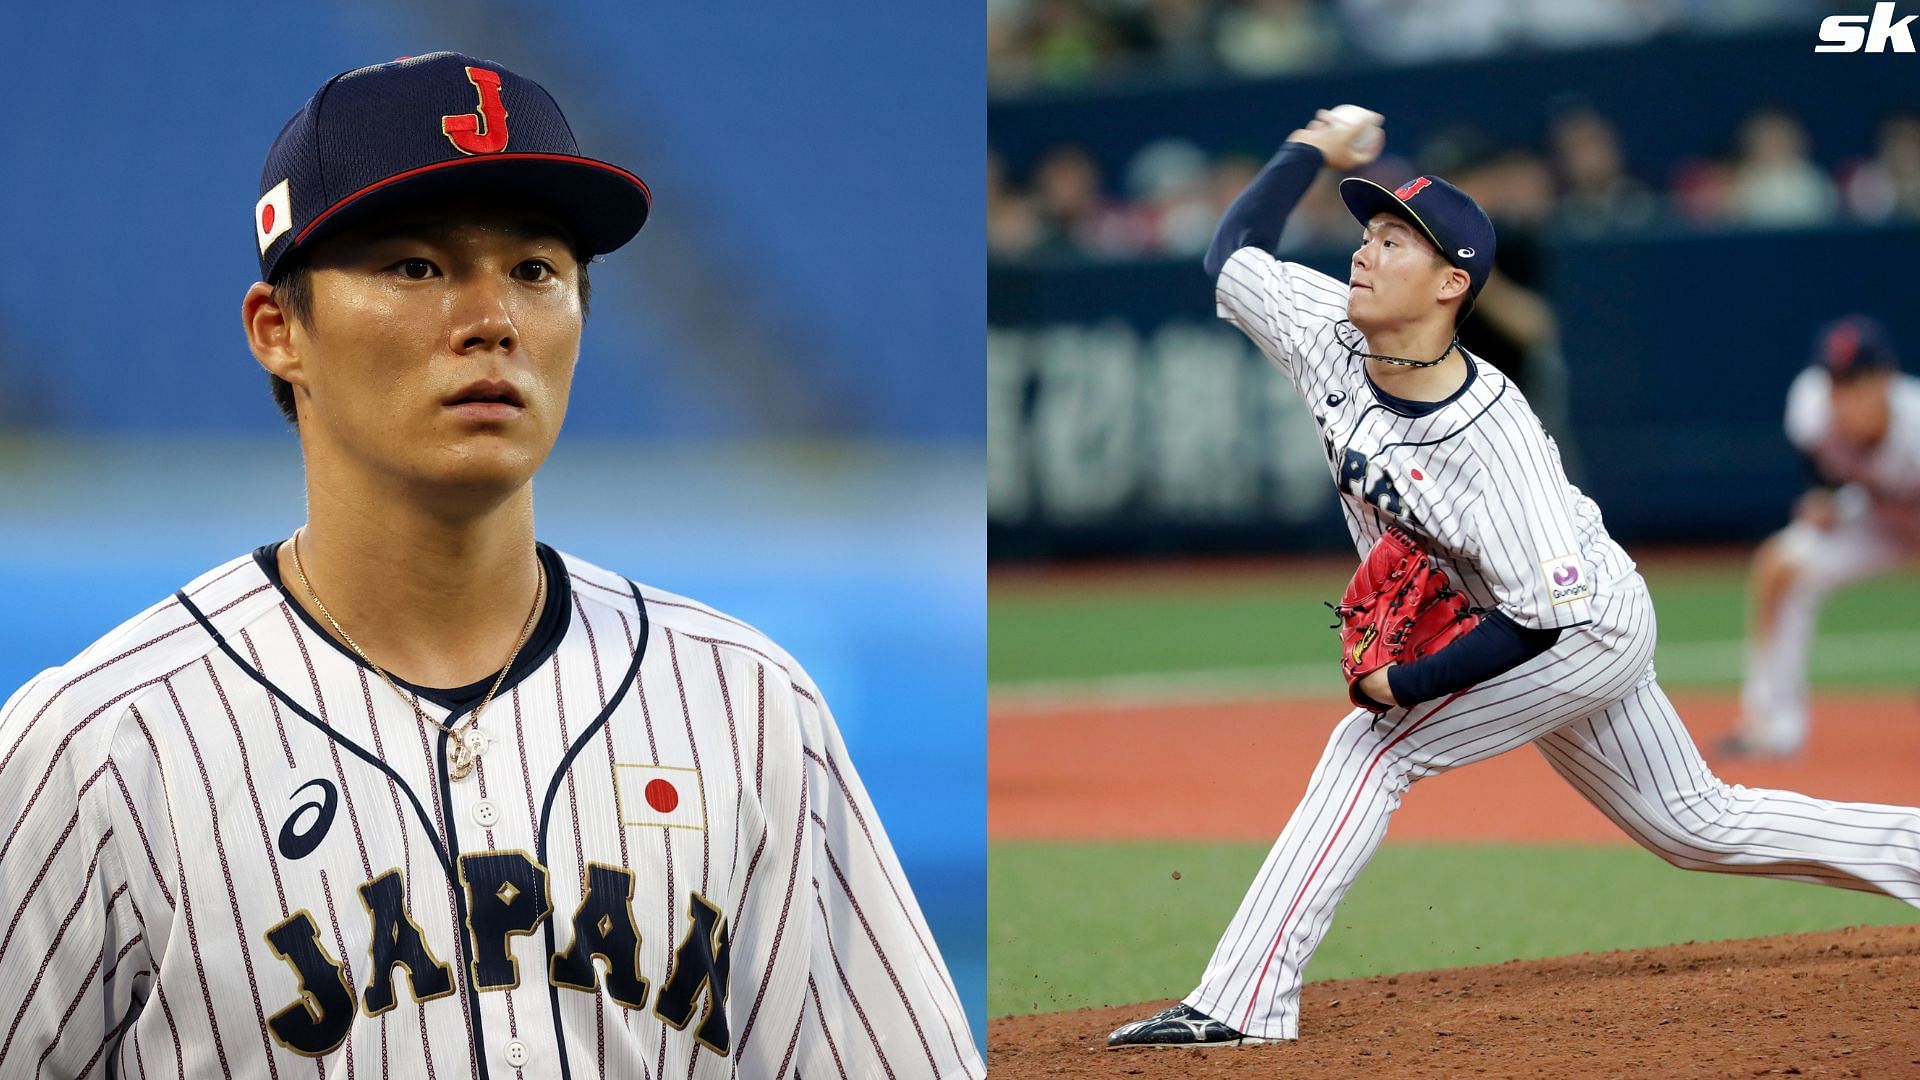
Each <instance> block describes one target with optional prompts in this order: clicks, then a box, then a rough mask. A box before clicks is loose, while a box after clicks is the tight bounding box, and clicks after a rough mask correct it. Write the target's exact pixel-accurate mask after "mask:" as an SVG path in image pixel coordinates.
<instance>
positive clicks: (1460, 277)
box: [1440, 266, 1473, 300]
mask: <svg viewBox="0 0 1920 1080" xmlns="http://www.w3.org/2000/svg"><path fill="white" fill-rule="evenodd" d="M1472 287H1473V278H1471V277H1469V276H1468V274H1467V272H1466V271H1465V270H1462V269H1460V268H1459V267H1457V266H1449V267H1447V277H1446V280H1444V281H1442V282H1441V283H1440V299H1442V300H1453V299H1455V298H1459V297H1464V296H1466V295H1467V290H1468V289H1470V288H1472Z"/></svg>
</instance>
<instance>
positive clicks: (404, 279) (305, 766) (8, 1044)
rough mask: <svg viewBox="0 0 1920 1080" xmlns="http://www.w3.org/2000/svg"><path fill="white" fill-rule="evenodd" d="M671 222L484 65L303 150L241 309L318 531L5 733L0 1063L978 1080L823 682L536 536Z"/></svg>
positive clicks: (363, 90) (247, 568) (203, 597)
mask: <svg viewBox="0 0 1920 1080" xmlns="http://www.w3.org/2000/svg"><path fill="white" fill-rule="evenodd" d="M649 201H650V196H649V193H648V191H647V188H646V186H645V185H644V184H643V183H641V181H640V180H639V179H638V178H637V177H635V176H634V175H633V174H632V173H630V172H627V171H626V170H625V169H622V168H619V167H617V166H614V165H610V164H607V163H605V162H601V161H597V160H594V159H592V158H588V157H583V156H581V154H580V153H579V151H578V149H577V148H576V146H575V144H574V140H573V137H572V135H571V134H570V133H569V130H568V127H567V123H566V121H565V119H564V118H563V116H562V115H561V112H560V110H559V108H558V106H557V105H556V104H555V103H554V101H553V99H552V98H551V97H550V96H549V95H548V94H547V92H546V91H545V90H543V89H542V88H541V87H540V86H539V85H538V84H537V83H535V82H533V81H532V80H530V79H527V78H525V77H523V76H521V75H517V74H515V73H514V72H512V71H509V70H507V69H505V68H503V67H501V66H500V65H498V64H494V63H491V62H487V61H483V60H477V59H474V58H471V57H467V56H461V55H457V54H453V53H436V54H433V55H430V56H422V57H418V58H414V59H407V60H402V61H396V62H393V63H389V64H382V65H379V66H376V67H367V68H362V69H360V70H357V71H352V72H348V73H346V74H343V75H340V76H338V77H336V78H334V79H332V80H330V81H329V82H328V83H327V84H326V85H325V86H323V87H322V88H321V89H320V91H319V92H318V93H316V94H315V95H314V96H313V97H312V99H311V100H309V101H308V102H307V104H306V105H305V106H304V107H303V108H302V109H301V110H300V111H299V112H298V113H296V114H295V115H294V117H293V119H292V120H291V121H289V122H288V124H287V125H286V127H285V128H284V129H283V130H282V131H281V133H280V135H279V138H278V139H277V140H276V141H275V142H274V144H273V148H272V150H271V151H270V152H269V154H268V156H267V162H266V169H265V174H264V176H263V177H262V180H261V187H260V199H259V202H258V204H257V205H256V206H255V207H254V208H253V215H254V232H255V237H256V239H257V241H258V248H259V256H260V271H261V279H262V280H261V282H260V283H257V284H255V285H253V286H252V287H251V288H250V289H249V290H248V292H247V295H246V299H245V302H244V307H243V312H242V314H243V316H244V321H245V328H246V334H247V341H248V344H249V346H250V347H251V349H252V351H253V354H254V356H255V358H256V359H257V360H258V361H259V362H260V364H261V365H262V366H263V367H265V368H266V369H267V370H268V371H269V372H271V373H272V376H273V386H274V390H275V396H276V398H277V399H278V400H279V401H280V403H281V405H282V406H283V408H285V409H286V410H287V412H288V415H289V417H290V418H292V419H293V420H294V421H295V423H296V424H297V428H298V432H299V436H300V443H301V449H302V452H303V455H304V458H305V462H306V470H307V498H308V507H309V509H308V517H307V520H306V522H305V524H304V525H303V526H302V527H301V528H300V529H299V530H298V531H296V532H295V533H293V535H292V536H291V537H289V538H287V539H285V540H281V541H276V542H273V543H269V544H267V545H265V546H263V547H261V548H259V549H258V550H256V551H253V552H252V553H250V554H247V555H243V556H241V557H240V558H237V559H234V560H233V561H231V562H228V563H226V564H225V565H222V566H218V567H215V568H214V569H212V570H210V571H208V572H207V573H205V574H204V575H202V576H201V577H199V578H197V579H196V580H194V581H193V582H192V583H190V584H188V585H187V586H186V587H185V588H182V589H181V590H179V591H178V592H176V593H174V594H173V595H172V596H171V597H169V598H167V599H166V600H164V601H162V602H160V603H158V604H156V605H154V606H153V607H150V608H148V609H147V610H146V611H144V612H142V613H141V614H139V615H138V616H136V617H134V618H133V619H132V620H131V621H129V622H127V623H126V624H124V625H123V626H121V627H120V628H118V629H116V630H114V631H113V632H112V633H110V634H108V635H107V636H106V637H104V638H102V639H100V641H99V642H98V643H96V644H95V645H93V646H92V647H91V648H89V649H87V650H86V652H84V653H82V654H81V655H80V656H79V657H78V658H76V659H75V660H73V661H72V662H71V663H69V664H66V665H65V666H62V667H59V668H55V669H53V670H50V671H46V672H43V673H42V674H41V675H39V676H38V677H37V678H35V679H34V680H33V681H32V682H30V683H29V684H28V685H27V686H26V687H24V688H23V689H21V690H20V691H19V692H18V693H16V694H14V695H13V697H12V699H11V700H10V701H8V702H7V704H6V707H5V710H4V714H0V717H3V718H0V877H4V883H5V887H4V888H0V896H4V899H0V904H4V905H5V909H6V910H5V912H4V915H5V917H4V918H0V1063H3V1064H0V1074H4V1075H5V1076H7V1077H14V1076H55V1077H73V1076H129V1077H162V1076H164V1077H195V1078H204V1077H226V1078H232V1077H249V1078H269V1080H287V1078H294V1077H302V1076H309V1077H326V1076H407V1077H442V1078H445V1077H472V1078H475V1080H485V1078H488V1077H492V1078H495V1080H498V1078H502V1077H511V1078H515V1080H523V1078H532V1077H561V1078H566V1077H585V1076H619V1077H649V1078H655V1080H665V1078H668V1077H729V1076H749V1077H787V1076H799V1075H805V1076H808V1077H815V1076H834V1075H838V1076H862V1077H866V1076H882V1075H885V1076H929V1077H933V1076H940V1077H963V1076H964V1077H981V1076H984V1075H985V1070H984V1068H983V1065H982V1062H981V1060H980V1057H979V1055H978V1053H977V1051H976V1050H975V1048H974V1045H973V1042H972V1039H971V1037H970V1035H969V1032H968V1028H967V1022H966V1019H965V1017H964V1015H963V1013H962V1007H961V1003H960V1001H959V999H958V997H957V995H956V994H955V991H954V987H953V983H952V980H951V979H950V977H949V975H948V973H947V969H946V966H945V964H944V962H943V961H942V960H941V957H940V953H939V951H938V949H937V948H936V946H935V942H934V940H933V937H932V935H931V934H930V933H929V932H928V929H927V925H926V923H925V921H924V920H923V919H922V917H921V914H920V909H919V906H918V904H917V902H916V901H915V899H914V895H913V891H912V889H911V888H910V886H909V885H908V883H907V881H906V879H905V877H904V876H903V875H902V873H901V869H900V863H899V861H898V860H897V859H896V858H895V856H894V853H893V849H892V846H891V844H890V843H889V841H888V839H887V835H886V832H885V830H884V829H882V827H881V824H880V821H879V819H878V818H877V817H876V816H875V814H874V810H873V806H872V804H871V803H870V802H869V801H868V799H867V796H866V793H865V791H864V789H863V787H862V785H861V782H860V779H859V777H858V775H857V774H856V773H855V771H854V769H853V765H852V763H851V762H850V761H849V760H848V757H847V751H846V747H845V746H844V744H843V743H842V742H841V739H840V736H839V733H838V731H837V729H836V727H835V725H834V721H833V717H832V715H831V714H830V713H829V712H828V710H827V706H826V703H825V700H824V699H823V698H822V696H821V693H820V690H819V689H818V688H817V687H816V686H815V685H814V683H813V682H812V681H811V680H810V679H809V678H808V677H807V674H806V672H805V671H803V670H802V669H801V667H800V665H799V664H797V663H796V662H795V661H794V659H793V658H792V657H791V656H789V655H787V654H786V653H785V652H783V651H782V650H781V649H780V648H779V647H778V646H777V645H775V644H774V643H773V642H771V641H769V640H767V638H766V637H764V636H763V635H761V634H760V633H758V632H757V631H755V630H754V629H753V628H752V627H750V626H747V625H745V624H744V623H741V622H739V621H738V620H735V619H732V618H729V617H728V616H726V615H724V614H721V613H720V612H717V611H714V610H713V609H711V608H708V607H705V606H703V605H701V604H698V603H695V602H693V601H690V600H687V599H684V598H682V597H678V596H674V595H671V594H669V593H665V592H662V591H660V590H658V589H653V588H650V587H647V586H643V585H636V584H634V583H633V582H631V581H628V580H627V579H625V578H623V577H621V576H620V575H619V574H616V573H613V572H610V571H607V570H603V569H600V568H598V567H595V566H591V565H588V564H587V563H585V562H582V561H580V560H579V559H576V558H573V557H571V556H568V555H564V554H562V553H560V552H557V551H554V550H553V549H552V548H550V547H547V546H545V545H543V544H540V543H538V542H536V540H535V533H534V521H533V502H532V488H531V486H530V482H531V479H532V477H533V474H534V472H535V471H536V470H537V469H538V467H539V465H540V464H541V462H542V461H543V460H544V459H545V457H546V455H547V453H548V451H549V450H550V449H551V447H552V445H553V442H554V439H555V436H556V435H557V434H558V432H559V428H560V423H561V418H562V416H563V414H564V412H565V409H566V403H567V393H568V387H569V383H570V380H571V376H572V372H573V365H574V362H575V359H576V357H577V355H578V351H579V345H580V333H581V326H582V320H583V317H584V313H585V309H586V300H587V268H586V260H587V259H588V258H589V257H591V256H595V255H600V254H604V253H606V252H611V251H613V250H615V249H616V248H619V247H620V246H621V245H623V244H624V243H626V241H627V240H629V239H630V238H632V237H633V235H634V234H635V233H636V232H637V231H638V230H639V228H640V227H641V225H642V224H643V222H644V221H645V219H646V216H647V213H648V208H649Z"/></svg>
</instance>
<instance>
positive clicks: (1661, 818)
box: [1535, 680, 1920, 907]
mask: <svg viewBox="0 0 1920 1080" xmlns="http://www.w3.org/2000/svg"><path fill="white" fill-rule="evenodd" d="M1535 745H1537V746H1539V747H1540V751H1541V753H1543V754H1545V755H1546V758H1547V760H1548V762H1550V763H1551V764H1552V765H1553V767H1554V769H1555V770H1556V771H1558V772H1559V773H1560V775H1561V776H1563V777H1565V778H1566V779H1567V781H1568V782H1569V783H1571V784H1572V785H1573V786H1574V787H1575V788H1576V789H1578V790H1579V791H1580V793H1581V794H1582V795H1584V796H1586V798H1587V799H1588V801H1590V802H1592V803H1593V804H1594V805H1595V806H1596V807H1598V808H1599V809H1600V811H1601V812H1602V813H1604V814H1606V815H1607V817H1609V818H1611V819H1612V820H1613V822H1614V823H1615V824H1617V825H1619V826H1620V828H1621V829H1623V830H1625V831H1626V833H1627V834H1628V835H1629V836H1631V837H1633V838H1634V840H1636V841H1637V842H1639V843H1640V844H1641V845H1642V846H1643V847H1646V848H1647V849H1648V850H1650V851H1652V852H1654V853H1655V854H1658V855H1659V856H1660V857H1661V858H1663V859H1665V860H1667V861H1668V862H1670V863H1672V864H1673V865H1675V866H1678V867H1682V868H1684V869H1689V870H1713V871H1717V872H1720V873H1729V874H1754V875H1759V876H1763V877H1775V878H1784V879H1787V880H1791V881H1809V882H1816V883H1819V884H1825V885H1836V886H1839V887H1841V888H1847V889H1858V890H1861V891H1865V892H1879V893H1884V894H1886V895H1888V896H1892V897H1895V898H1897V899H1900V900H1904V901H1906V902H1907V903H1909V904H1913V905H1914V906H1916V907H1920V809H1916V808H1914V807H1909V806H1883V805H1880V804H1876V803H1849V802H1832V801H1829V800H1826V799H1815V798H1812V797H1811V796H1807V795H1802V794H1799V793H1798V792H1793V791H1775V790H1770V789H1765V788H1747V787H1743V786H1740V785H1738V784H1728V783H1726V782H1724V781H1722V780H1720V779H1719V778H1718V777H1716V776H1714V775H1713V773H1712V771H1711V770H1709V769H1708V768H1707V764H1706V762H1705V761H1703V760H1701V757H1700V753H1699V751H1698V750H1697V749H1696V748H1695V747H1694V743H1693V739H1692V737H1691V736H1689V735H1688V733H1687V730H1686V728H1685V726H1684V725H1682V723H1681V722H1680V718H1679V716H1678V715H1677V714H1676V713H1675V712H1674V709H1673V706H1672V704H1671V703H1669V702H1668V701H1667V696H1666V694H1665V693H1663V692H1662V691H1661V690H1660V687H1659V684H1658V683H1655V682H1652V681H1651V680H1649V681H1648V682H1646V683H1645V684H1643V685H1642V686H1640V687H1638V688H1636V689H1635V690H1634V691H1633V692H1632V693H1631V694H1629V695H1628V696H1627V697H1626V698H1625V699H1623V700H1622V701H1620V702H1619V703H1618V704H1616V705H1614V706H1612V707H1611V708H1608V709H1607V710H1606V711H1605V712H1603V713H1601V714H1600V715H1598V716H1595V717H1592V718H1591V719H1587V720H1579V721H1575V722H1574V723H1571V724H1568V725H1567V726H1565V727H1563V728H1561V729H1559V730H1558V731H1555V732H1554V733H1552V734H1551V735H1548V736H1545V737H1544V738H1542V739H1540V740H1539V741H1538V742H1537V743H1536V744H1535Z"/></svg>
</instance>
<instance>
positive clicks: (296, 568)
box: [292, 528, 547, 780]
mask: <svg viewBox="0 0 1920 1080" xmlns="http://www.w3.org/2000/svg"><path fill="white" fill-rule="evenodd" d="M305 531H306V529H304V528H301V529H296V530H294V534H293V548H292V552H293V572H294V573H295V574H298V575H299V576H300V587H301V588H303V589H305V590H306V591H307V599H309V600H311V601H313V606H314V607H317V608H319V609H320V614H321V615H324V616H326V620H327V622H328V623H329V624H330V625H332V627H333V632H334V633H336V634H338V635H340V640H341V641H344V642H346V643H347V648H349V649H352V650H353V654H354V655H355V656H358V657H359V658H360V660H361V662H362V663H365V664H366V665H367V666H368V667H370V668H372V669H373V673H374V674H375V675H378V676H380V679H381V681H382V682H385V683H386V684H387V685H388V686H389V687H391V688H392V689H393V692H394V693H396V694H398V695H400V696H401V697H403V698H405V699H407V704H409V705H411V706H413V715H415V716H417V717H419V718H420V722H421V723H422V724H432V725H433V726H434V727H437V728H439V729H440V730H441V731H444V732H446V733H447V735H448V739H447V775H448V776H449V777H451V778H453V779H455V780H465V779H466V778H467V776H468V774H470V773H472V772H473V763H474V760H475V759H476V758H478V757H479V756H480V755H481V754H482V753H484V752H485V751H486V748H487V736H486V733H485V732H482V731H481V730H480V714H481V713H483V712H485V711H486V708H487V706H488V705H490V704H492V703H493V695H495V694H497V693H499V692H500V684H501V683H504V682H506V681H507V672H509V671H512V670H513V662H514V661H515V660H518V659H519V658H520V650H521V649H523V648H526V645H527V639H528V638H530V637H532V636H533V624H534V620H535V619H537V618H538V617H539V615H540V609H541V607H542V606H543V604H544V602H545V600H546V598H547V572H546V567H544V566H540V565H539V564H538V563H537V562H536V564H535V565H536V573H537V574H538V577H537V578H536V579H535V583H534V588H533V610H531V611H529V612H527V621H526V624H525V625H524V626H522V627H521V628H520V640H519V641H516V642H514V645H513V651H512V652H511V653H508V654H507V662H506V665H505V666H504V667H502V668H501V669H500V674H498V675H496V676H494V678H493V685H492V686H491V687H489V688H488V689H487V696H486V697H484V698H481V699H480V704H479V705H477V706H475V707H474V710H473V712H471V713H469V714H467V718H466V721H465V723H464V727H465V729H466V730H465V732H464V733H462V731H461V730H460V728H461V726H463V725H455V726H454V727H448V726H447V725H445V724H443V723H441V722H440V721H438V720H435V719H434V718H433V717H431V716H428V715H427V714H426V711H425V710H423V709H421V708H420V700H419V698H418V697H417V696H416V695H413V694H409V693H407V692H406V691H404V690H401V689H400V686H399V684H397V683H395V682H394V681H393V676H391V675H388V674H387V673H386V671H385V670H383V669H382V668H381V667H380V665H379V664H376V663H374V662H373V658H372V657H370V656H368V655H367V651H366V650H365V649H362V648H361V647H360V643H359V642H357V641H355V640H353V635H351V634H349V633H347V631H346V628H345V627H343V626H341V625H340V620H338V619H336V618H334V617H333V612H331V611H328V610H327V605H325V604H323V603H321V602H320V595H319V594H318V593H316V592H314V591H313V583H312V582H310V581H308V580H307V571H306V568H305V567H304V566H302V565H300V534H301V533H303V532H305Z"/></svg>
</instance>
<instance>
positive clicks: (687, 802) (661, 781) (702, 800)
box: [614, 762, 707, 832]
mask: <svg viewBox="0 0 1920 1080" xmlns="http://www.w3.org/2000/svg"><path fill="white" fill-rule="evenodd" d="M614 776H615V777H616V778H617V783H616V784H615V786H614V798H615V799H616V800H618V803H619V807H620V824H622V825H654V826H660V827H663V828H668V829H697V830H700V831H702V832H704V831H706V828H707V796H706V792H705V790H704V789H703V788H702V787H701V786H700V770H699V769H689V768H686V767H684V766H676V765H629V764H627V763H625V762H621V763H619V764H617V765H615V766H614Z"/></svg>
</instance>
